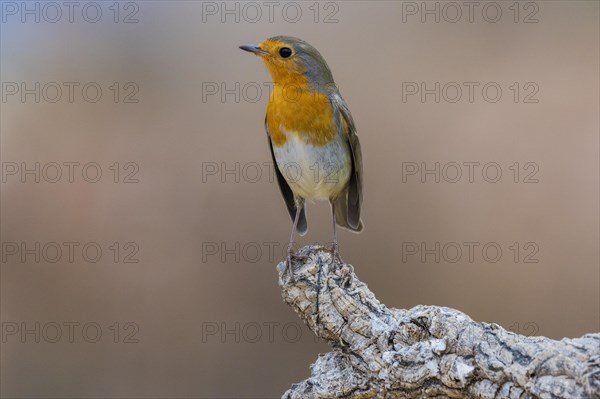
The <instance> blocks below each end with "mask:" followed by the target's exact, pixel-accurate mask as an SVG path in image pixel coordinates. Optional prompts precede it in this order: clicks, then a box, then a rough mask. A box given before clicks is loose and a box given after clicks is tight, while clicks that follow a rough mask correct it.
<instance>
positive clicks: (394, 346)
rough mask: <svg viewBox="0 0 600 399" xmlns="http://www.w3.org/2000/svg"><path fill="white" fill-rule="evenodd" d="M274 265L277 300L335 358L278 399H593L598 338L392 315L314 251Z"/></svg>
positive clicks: (347, 269)
mask: <svg viewBox="0 0 600 399" xmlns="http://www.w3.org/2000/svg"><path fill="white" fill-rule="evenodd" d="M298 255H302V256H306V257H308V258H306V259H294V260H293V269H294V278H293V279H292V278H290V274H289V273H286V272H285V263H284V262H282V263H280V264H279V266H278V270H279V284H280V286H281V288H282V295H283V299H284V300H285V302H286V303H288V304H289V305H290V306H291V307H292V308H293V309H294V310H295V311H296V313H298V315H299V316H300V318H301V319H302V320H303V321H304V322H305V323H306V324H307V325H308V327H309V328H310V329H311V330H312V331H313V332H315V334H317V335H318V336H319V337H321V338H323V339H324V340H326V341H327V342H329V343H330V344H331V345H332V347H333V351H332V352H329V353H326V354H321V355H319V357H318V359H317V360H316V362H315V363H314V364H313V365H312V366H311V376H310V377H309V378H308V379H306V380H304V381H302V382H300V383H298V384H294V385H292V388H291V389H290V390H288V391H287V392H286V393H285V394H284V395H283V398H286V399H298V398H302V399H313V398H314V399H317V398H319V399H326V398H429V397H440V398H445V397H449V398H511V399H512V398H518V399H524V398H538V397H539V398H564V399H574V398H600V334H587V335H584V336H583V337H581V338H575V339H567V338H564V339H562V340H560V341H555V340H551V339H548V338H545V337H526V336H522V335H517V334H514V333H512V332H509V331H506V330H504V329H503V328H501V327H500V326H498V325H497V324H489V323H478V322H475V321H473V320H471V318H469V317H468V316H467V315H465V314H464V313H461V312H459V311H457V310H454V309H450V308H445V307H438V306H416V307H414V308H412V309H409V310H402V309H390V308H387V307H386V306H385V305H383V304H381V303H380V302H379V301H378V300H377V298H375V295H373V293H372V292H371V291H369V289H368V287H367V285H366V284H364V283H362V282H361V281H360V280H358V278H357V277H356V275H355V274H354V271H353V268H352V266H351V265H348V264H341V263H338V262H335V261H334V260H333V259H332V257H331V254H330V253H329V252H327V251H326V250H324V249H323V248H322V247H317V246H306V247H304V248H302V249H301V250H300V251H299V253H298Z"/></svg>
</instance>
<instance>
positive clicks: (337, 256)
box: [331, 201, 344, 263]
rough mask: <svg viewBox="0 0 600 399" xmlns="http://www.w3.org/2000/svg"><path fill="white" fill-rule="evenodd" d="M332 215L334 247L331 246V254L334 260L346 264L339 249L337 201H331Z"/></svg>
mask: <svg viewBox="0 0 600 399" xmlns="http://www.w3.org/2000/svg"><path fill="white" fill-rule="evenodd" d="M331 213H332V220H333V245H332V246H331V254H332V255H333V258H334V259H337V260H338V261H339V262H340V263H344V261H343V260H342V257H341V256H340V249H339V246H338V240H337V223H336V220H335V201H331Z"/></svg>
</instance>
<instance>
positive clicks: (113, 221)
mask: <svg viewBox="0 0 600 399" xmlns="http://www.w3.org/2000/svg"><path fill="white" fill-rule="evenodd" d="M75 3H76V4H77V5H76V6H75V8H74V9H73V14H72V22H71V21H70V20H69V19H70V15H69V9H68V7H67V6H66V5H64V4H63V3H60V2H59V3H55V4H58V5H59V7H60V8H61V10H60V11H61V16H60V17H59V14H57V11H56V9H54V8H52V7H53V6H48V5H47V3H38V2H28V3H27V5H26V6H27V7H29V8H28V10H33V11H32V12H33V14H27V12H26V11H27V10H24V9H23V8H22V7H25V6H24V5H23V4H24V3H21V2H2V5H1V6H2V26H1V32H0V33H1V39H0V44H1V55H0V60H1V68H2V70H1V80H2V95H3V98H2V103H1V104H0V105H1V107H2V109H1V157H2V172H3V176H2V177H3V180H2V186H1V190H2V192H1V217H2V222H1V235H2V237H1V241H2V248H1V250H2V264H1V307H0V310H1V320H2V333H3V335H2V342H1V353H0V360H1V368H0V369H1V374H0V377H1V379H0V385H1V390H0V394H1V396H2V397H14V398H32V397H69V398H86V397H89V398H92V397H94V398H100V397H101V398H124V397H136V398H159V397H160V398H166V397H168V398H184V397H185V398H255V397H261V398H272V397H279V396H280V395H281V394H282V393H283V391H284V390H285V389H287V388H288V387H289V386H290V384H291V383H293V382H296V381H299V380H302V379H304V378H306V377H307V376H308V375H309V364H310V363H311V362H312V361H314V359H315V358H316V356H317V354H318V353H319V352H324V351H327V350H328V347H327V346H326V345H325V344H324V343H320V342H315V340H314V338H313V336H312V335H311V333H310V331H309V330H308V329H307V328H305V327H304V326H303V325H302V324H301V323H300V320H299V319H298V318H297V317H296V315H295V314H294V313H293V312H292V310H291V309H290V308H288V307H287V306H285V305H284V304H283V303H282V301H281V297H280V292H279V289H278V286H277V274H276V272H275V265H276V263H277V262H278V261H280V260H281V259H282V258H283V257H282V254H283V251H284V248H285V244H286V240H287V237H288V234H289V229H290V225H291V221H290V220H289V217H288V215H287V212H286V209H285V207H284V204H283V202H282V200H281V198H280V194H279V191H278V189H277V187H276V183H275V182H273V181H272V180H271V179H270V178H271V177H272V175H270V173H269V170H270V166H269V165H268V164H265V163H268V162H270V155H269V152H268V149H267V145H266V138H265V132H264V131H263V118H264V112H265V108H266V103H267V101H268V85H267V84H268V82H269V81H270V78H269V76H268V74H267V72H266V70H265V68H264V66H263V65H262V63H261V62H260V61H259V60H258V59H256V58H255V57H253V56H251V55H249V54H247V53H243V52H242V51H240V50H239V49H238V48H237V46H238V45H240V44H245V43H257V42H259V41H261V40H263V39H264V38H266V37H269V36H273V35H276V34H287V35H294V36H298V37H301V38H303V39H305V40H306V41H308V42H310V43H312V44H314V45H315V46H316V47H317V48H318V49H319V50H320V51H321V53H322V54H323V55H324V57H325V58H326V59H327V61H328V63H329V66H330V67H331V69H332V70H333V73H334V76H335V79H336V81H337V83H338V85H339V86H340V88H341V92H342V95H343V96H344V98H345V99H346V101H347V102H348V104H349V106H350V108H351V110H352V112H353V115H354V118H355V120H356V123H357V126H358V129H359V135H360V138H361V142H362V147H363V157H364V165H365V174H366V177H365V203H364V210H363V215H364V216H363V217H364V221H365V225H366V228H365V231H364V232H363V233H362V234H360V235H354V234H350V233H347V232H342V233H340V245H341V251H342V255H343V257H344V259H345V260H346V261H348V262H350V263H352V264H354V265H355V269H356V271H357V273H358V275H359V276H360V278H361V279H362V280H363V281H365V282H367V283H368V284H369V287H370V288H371V289H372V290H373V291H374V292H375V293H376V294H377V295H378V297H379V299H380V300H381V301H382V302H384V303H386V304H387V305H389V306H393V307H403V308H410V307H412V306H415V305H417V304H433V305H442V306H449V307H453V308H457V309H460V310H462V311H464V312H466V313H468V314H469V315H470V316H471V317H473V318H474V319H476V320H481V321H488V322H496V323H498V324H500V325H502V326H503V327H505V328H510V329H512V330H513V331H516V332H519V333H521V334H526V335H531V334H537V335H545V336H548V337H552V338H555V339H560V338H562V337H575V336H580V335H582V334H584V333H587V332H596V331H598V330H599V329H600V326H599V323H600V321H599V313H600V292H599V290H600V288H599V287H600V280H599V279H600V276H599V246H598V243H599V213H598V212H599V205H598V204H599V197H598V192H599V191H598V190H599V167H598V165H599V141H598V133H599V119H598V118H599V111H598V110H599V100H598V93H599V91H598V90H599V80H598V76H599V74H598V72H599V50H598V49H599V3H598V2H592V1H575V2H569V1H552V2H521V3H517V4H516V5H515V4H514V2H512V1H511V2H497V3H493V4H492V5H488V3H486V2H481V3H478V4H479V5H478V6H476V8H474V9H473V10H472V14H471V15H470V13H469V8H468V6H466V5H464V3H463V2H456V3H452V4H451V5H448V3H439V2H427V3H426V6H424V5H423V4H424V3H422V2H385V1H384V2H366V1H353V2H323V3H317V4H315V3H313V2H297V3H292V4H290V3H279V2H275V3H274V5H271V6H269V5H268V4H265V3H263V2H257V3H237V2H227V3H221V2H208V3H206V2H205V3H202V2H193V1H189V2H188V1H181V2H167V1H148V2H137V3H131V2H122V3H117V4H116V5H115V4H114V3H112V2H108V3H103V2H102V3H94V4H95V5H89V4H87V2H83V3H78V2H75ZM36 7H37V8H36ZM269 7H272V8H271V9H270V8H269ZM424 7H426V9H425V8H424ZM511 7H512V8H511ZM36 10H37V11H36ZM98 10H100V11H99V12H100V14H98ZM259 10H260V14H258V13H257V11H259ZM269 10H271V15H269ZM298 10H299V11H298ZM427 10H430V11H431V10H433V11H432V12H433V14H431V13H428V12H427ZM436 10H437V11H436ZM498 10H500V12H501V14H498V13H497V12H498ZM299 12H300V13H299ZM457 12H460V14H457ZM36 13H37V15H36ZM436 13H437V17H439V22H436ZM36 17H39V22H36ZM23 19H24V22H23ZM96 19H98V20H97V22H93V21H94V20H96ZM236 19H237V21H236ZM423 19H424V22H423ZM136 20H137V22H136ZM223 20H224V21H223ZM126 21H127V22H126ZM452 21H454V22H452ZM36 82H37V83H39V85H40V86H39V89H36V86H35V85H36ZM69 82H73V83H69ZM236 82H237V84H239V86H236ZM436 82H439V89H437V90H436ZM465 82H467V83H465ZM469 82H471V83H469ZM23 83H25V86H22V84H23ZM49 83H50V84H49ZM115 83H116V85H115ZM422 83H425V87H423V88H425V89H429V90H433V92H432V93H433V94H427V95H425V97H424V98H423V101H422V99H421V92H420V91H419V93H417V94H414V95H412V94H410V93H409V92H408V91H407V90H413V91H414V89H415V88H418V89H419V90H421V88H422V87H421V84H422ZM515 83H516V85H515ZM57 86H59V87H60V88H61V90H62V96H61V97H60V98H58V99H57V96H58V94H57V93H58V89H57ZM484 86H485V88H486V89H485V91H484V89H483V88H484ZM68 87H73V98H72V99H69V90H68ZM84 87H85V89H84ZM98 87H100V89H101V90H102V93H101V95H100V96H99V97H98V99H97V101H96V102H93V101H95V97H97V94H96V90H97V88H98ZM236 87H238V88H237V89H236ZM257 87H259V88H262V92H261V93H259V92H257V91H256V88H257ZM457 87H459V88H461V90H462V97H461V98H460V99H457V100H456V102H453V101H454V100H455V99H456V97H457V91H456V88H457ZM469 87H473V93H472V94H473V97H472V101H470V100H469ZM498 87H499V88H500V89H501V91H502V94H501V96H500V97H498V98H495V97H496V92H495V90H497V88H498ZM26 90H30V92H29V94H26V93H27V92H26ZM224 92H225V93H224ZM436 92H437V95H438V96H439V102H436V101H435V100H436V99H435V96H436ZM24 93H25V94H24ZM227 93H229V94H227ZM403 94H404V98H403ZM36 95H37V96H39V102H36V98H35V97H36ZM236 96H237V97H238V98H236ZM54 100H56V102H53V101H54ZM135 100H137V102H136V101H135ZM36 162H37V163H39V167H38V168H39V169H38V171H37V172H36V171H35V168H36ZM70 162H75V163H78V164H70ZM65 163H66V164H65ZM89 163H92V164H89ZM94 163H95V164H94ZM436 163H439V182H436V181H435V180H436V176H435V174H425V175H424V176H421V174H420V173H421V171H422V169H423V168H427V169H434V168H435V165H436ZM471 163H478V164H471ZM515 163H517V164H515ZM57 165H58V168H57ZM69 165H71V166H69ZM257 165H258V166H260V168H257ZM457 165H459V166H460V168H461V173H462V174H461V176H460V177H457V176H456V172H457V168H456V166H457ZM468 165H473V166H472V167H473V168H474V169H473V171H474V174H473V175H472V179H471V180H472V181H470V179H469V167H468ZM484 165H487V166H486V169H485V174H482V171H483V167H484ZM84 166H85V171H84ZM69 168H72V170H73V175H72V176H71V177H70V176H69V170H70V169H69ZM415 168H418V170H416V169H415ZM25 169H30V170H33V172H31V173H29V174H28V173H25V174H23V172H24V171H25ZM59 169H60V172H61V173H62V175H61V176H60V177H58V176H57V175H56V173H57V171H58V170H59ZM98 170H100V171H101V173H102V174H101V176H99V177H96V173H97V172H98ZM228 171H229V172H228ZM258 171H260V175H257V172H258ZM497 171H500V172H501V173H502V175H501V177H500V179H499V180H498V181H497V182H495V183H493V182H489V181H494V180H496V172H497ZM517 171H518V173H517ZM117 172H118V173H117ZM403 172H404V173H403ZM409 172H410V173H412V172H415V174H409ZM434 173H435V172H434ZM36 178H38V179H39V182H36V181H35V180H36ZM54 180H56V182H52V181H54ZM94 180H98V181H97V182H95V183H92V182H91V181H94ZM453 180H456V182H454V183H452V182H451V181H453ZM488 180H489V181H488ZM71 181H72V182H71ZM329 212H330V211H329V207H328V205H327V204H325V203H318V204H315V205H309V213H308V216H309V228H310V230H309V234H308V235H307V236H306V237H304V238H303V239H302V240H301V241H300V244H302V245H303V244H307V243H314V242H318V243H327V242H329V241H330V240H331V227H330V216H329ZM69 243H72V244H69ZM115 243H116V244H115ZM436 243H439V247H438V249H436ZM465 243H473V244H465ZM515 243H516V244H515ZM422 244H423V245H424V246H423V247H421V245H422ZM36 245H37V246H36ZM469 246H471V247H472V248H474V251H473V259H472V262H471V261H470V259H469V251H468V248H469ZM68 248H72V249H73V253H72V258H70V257H69V250H68ZM84 248H85V250H84ZM98 248H99V249H100V250H101V251H102V252H101V254H97V250H98ZM457 248H460V249H461V251H462V252H461V253H457V252H456V249H457ZM483 248H485V251H483ZM498 248H499V249H500V250H501V251H502V252H501V253H500V254H496V252H495V251H497V249H498ZM58 249H60V251H61V252H58ZM428 250H430V252H427V251H428ZM422 256H424V259H423V258H422ZM436 256H439V262H436ZM36 257H39V259H36ZM136 261H137V262H136ZM36 323H37V324H36ZM59 334H60V335H59ZM36 341H39V342H36Z"/></svg>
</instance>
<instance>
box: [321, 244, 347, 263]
mask: <svg viewBox="0 0 600 399" xmlns="http://www.w3.org/2000/svg"><path fill="white" fill-rule="evenodd" d="M325 250H326V251H327V252H331V255H332V256H333V259H335V260H337V261H338V262H339V263H341V264H345V263H346V262H344V260H343V259H342V257H341V256H340V248H339V246H338V244H337V242H334V243H333V245H332V246H331V248H325Z"/></svg>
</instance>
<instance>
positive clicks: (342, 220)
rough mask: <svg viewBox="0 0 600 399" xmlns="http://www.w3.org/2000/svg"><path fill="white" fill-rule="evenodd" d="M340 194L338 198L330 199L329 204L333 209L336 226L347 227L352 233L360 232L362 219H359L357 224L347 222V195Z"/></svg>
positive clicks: (362, 226)
mask: <svg viewBox="0 0 600 399" xmlns="http://www.w3.org/2000/svg"><path fill="white" fill-rule="evenodd" d="M344 194H345V195H340V196H339V197H338V198H336V199H335V200H333V201H332V203H331V205H332V206H334V209H335V222H336V224H337V225H338V226H340V227H343V228H345V229H348V230H350V231H352V232H354V233H360V232H361V231H362V230H363V228H364V225H363V222H362V220H359V222H358V226H351V225H350V224H349V223H348V199H347V197H348V195H347V194H346V193H344Z"/></svg>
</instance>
